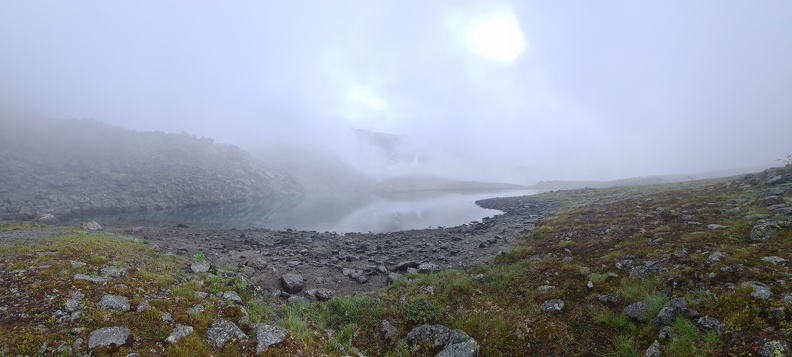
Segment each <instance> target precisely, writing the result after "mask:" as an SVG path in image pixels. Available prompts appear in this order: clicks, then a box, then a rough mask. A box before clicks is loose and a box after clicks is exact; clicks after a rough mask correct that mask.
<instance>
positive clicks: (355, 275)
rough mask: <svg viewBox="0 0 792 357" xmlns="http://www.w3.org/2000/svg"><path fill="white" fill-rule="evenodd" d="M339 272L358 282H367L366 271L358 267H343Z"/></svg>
mask: <svg viewBox="0 0 792 357" xmlns="http://www.w3.org/2000/svg"><path fill="white" fill-rule="evenodd" d="M341 274H344V276H346V277H348V278H350V279H352V280H354V281H356V282H358V284H365V283H367V282H368V277H367V276H366V272H364V271H362V270H359V269H352V268H344V269H341Z"/></svg>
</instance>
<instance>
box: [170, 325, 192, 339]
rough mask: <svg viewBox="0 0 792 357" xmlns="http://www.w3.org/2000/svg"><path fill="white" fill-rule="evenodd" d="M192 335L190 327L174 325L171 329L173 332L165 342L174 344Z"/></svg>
mask: <svg viewBox="0 0 792 357" xmlns="http://www.w3.org/2000/svg"><path fill="white" fill-rule="evenodd" d="M192 333H193V328H192V326H187V325H182V324H176V327H175V328H174V329H173V332H171V334H170V336H168V338H166V339H165V342H167V343H176V341H179V340H181V339H183V338H185V337H187V336H189V335H191V334H192Z"/></svg>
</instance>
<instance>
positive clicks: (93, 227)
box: [82, 221, 104, 231]
mask: <svg viewBox="0 0 792 357" xmlns="http://www.w3.org/2000/svg"><path fill="white" fill-rule="evenodd" d="M82 229H84V230H86V231H101V230H102V229H104V228H102V226H101V225H100V224H99V223H98V222H96V221H88V222H83V224H82Z"/></svg>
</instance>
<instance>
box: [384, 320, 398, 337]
mask: <svg viewBox="0 0 792 357" xmlns="http://www.w3.org/2000/svg"><path fill="white" fill-rule="evenodd" d="M380 332H382V334H383V335H385V336H388V337H393V336H396V334H397V333H398V332H399V330H397V329H396V327H394V326H393V325H391V323H390V322H388V320H382V322H381V323H380Z"/></svg>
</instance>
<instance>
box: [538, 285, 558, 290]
mask: <svg viewBox="0 0 792 357" xmlns="http://www.w3.org/2000/svg"><path fill="white" fill-rule="evenodd" d="M553 289H555V286H552V285H542V286H540V287H538V288H536V291H548V290H553Z"/></svg>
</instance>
